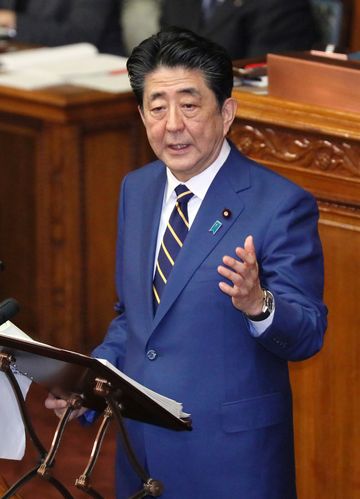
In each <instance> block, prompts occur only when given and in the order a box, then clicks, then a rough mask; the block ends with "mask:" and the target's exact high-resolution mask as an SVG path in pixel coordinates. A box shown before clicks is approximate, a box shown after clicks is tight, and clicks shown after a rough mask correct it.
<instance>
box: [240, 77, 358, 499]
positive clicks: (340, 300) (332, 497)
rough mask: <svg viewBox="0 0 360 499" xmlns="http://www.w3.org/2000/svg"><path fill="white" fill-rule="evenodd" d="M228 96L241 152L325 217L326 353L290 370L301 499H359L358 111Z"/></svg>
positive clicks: (322, 225) (323, 234) (321, 217)
mask: <svg viewBox="0 0 360 499" xmlns="http://www.w3.org/2000/svg"><path fill="white" fill-rule="evenodd" d="M304 87H306V83H305V82H304ZM304 91H306V88H304ZM234 95H235V97H236V98H237V100H238V103H239V109H238V113H237V120H236V122H235V124H234V126H233V128H232V132H231V138H232V140H233V141H234V142H235V144H236V145H237V146H238V147H239V149H241V150H242V151H243V152H244V153H245V154H246V155H248V156H250V157H251V158H253V159H255V160H257V161H259V162H261V163H264V164H266V165H267V166H269V167H270V168H271V169H273V170H276V171H278V172H279V173H281V174H283V175H285V176H286V177H289V178H291V179H292V180H294V181H295V182H297V183H298V184H300V185H302V186H303V187H305V188H306V189H307V190H309V191H311V192H313V193H314V194H315V196H316V197H317V199H318V203H319V208H320V214H321V216H320V234H321V239H322V243H323V247H324V256H325V302H326V304H327V305H328V308H329V327H328V331H327V334H326V340H325V347H324V349H323V350H322V352H321V353H320V354H318V355H317V356H315V357H314V358H312V359H309V360H307V361H305V362H302V363H298V364H295V363H294V364H292V365H291V378H292V384H293V391H294V414H295V432H296V435H295V442H296V455H297V456H296V457H297V475H298V490H299V499H325V498H326V499H355V497H360V402H359V400H360V399H359V391H360V336H359V331H360V329H359V303H360V292H359V289H360V279H359V276H360V114H353V115H351V114H349V113H341V112H338V111H332V110H330V109H322V108H315V107H313V106H312V107H311V106H305V105H298V104H295V103H290V102H284V101H282V100H281V99H274V98H270V97H268V96H266V97H265V96H256V95H250V94H246V93H243V92H241V91H237V92H235V94H234ZM304 237H306V234H304Z"/></svg>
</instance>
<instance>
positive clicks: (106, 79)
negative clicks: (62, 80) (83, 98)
mask: <svg viewBox="0 0 360 499" xmlns="http://www.w3.org/2000/svg"><path fill="white" fill-rule="evenodd" d="M70 81H71V83H72V84H73V85H79V86H81V87H87V88H92V89H94V90H100V91H102V92H113V93H117V92H130V90H131V86H130V82H129V77H128V75H127V73H123V74H104V75H86V76H77V77H73V78H71V80H70Z"/></svg>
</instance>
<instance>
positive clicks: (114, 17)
mask: <svg viewBox="0 0 360 499" xmlns="http://www.w3.org/2000/svg"><path fill="white" fill-rule="evenodd" d="M120 7H121V0H0V26H1V27H7V28H9V29H10V33H11V32H12V33H13V35H14V40H15V41H17V42H20V43H26V44H36V45H44V46H48V47H54V46H57V45H67V44H70V43H79V42H88V43H92V44H93V45H96V47H97V48H98V49H99V51H100V52H105V53H109V54H116V55H124V54H125V50H124V47H123V42H122V34H121V28H120Z"/></svg>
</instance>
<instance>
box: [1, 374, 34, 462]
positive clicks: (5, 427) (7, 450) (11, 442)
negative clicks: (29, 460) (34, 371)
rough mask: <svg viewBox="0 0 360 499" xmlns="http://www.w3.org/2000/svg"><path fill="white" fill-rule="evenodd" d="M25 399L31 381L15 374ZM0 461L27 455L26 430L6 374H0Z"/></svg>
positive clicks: (18, 458) (17, 458)
mask: <svg viewBox="0 0 360 499" xmlns="http://www.w3.org/2000/svg"><path fill="white" fill-rule="evenodd" d="M15 377H16V379H17V382H18V383H19V387H20V389H21V392H22V394H23V397H24V399H25V397H26V395H27V392H28V390H29V387H30V385H31V380H30V379H29V378H27V377H26V376H23V375H22V374H17V373H16V374H15ZM0 401H1V405H0V459H16V460H20V459H22V458H23V456H24V453H25V443H26V438H25V428H24V424H23V422H22V419H21V415H20V411H19V407H18V404H17V401H16V398H15V395H14V392H13V389H12V387H11V385H10V383H9V380H8V379H7V377H6V375H5V373H3V372H0Z"/></svg>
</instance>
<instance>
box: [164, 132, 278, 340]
mask: <svg viewBox="0 0 360 499" xmlns="http://www.w3.org/2000/svg"><path fill="white" fill-rule="evenodd" d="M229 153H230V145H229V143H228V141H227V140H224V142H223V145H222V147H221V150H220V153H219V155H218V157H217V158H216V160H215V161H214V162H213V163H212V164H211V165H210V166H208V168H206V169H205V170H204V171H202V172H201V173H199V174H198V175H195V176H194V177H191V178H190V179H189V180H187V181H186V182H185V185H186V187H187V188H188V189H189V190H190V191H191V192H192V193H193V194H194V195H193V197H192V198H191V199H190V200H189V202H188V217H189V226H190V228H191V225H192V223H193V221H194V219H195V217H196V214H197V212H198V211H199V209H200V206H201V203H202V202H203V200H204V198H205V195H206V193H207V190H208V189H209V187H210V185H211V182H212V181H213V180H214V178H215V176H216V174H217V173H218V171H219V170H220V168H221V167H222V165H223V164H224V163H225V161H226V159H227V157H228V155H229ZM166 175H167V184H166V187H165V191H164V199H163V205H162V211H161V217H160V224H159V230H158V236H157V244H156V252H155V261H154V273H155V267H156V261H157V257H158V253H159V250H160V245H161V241H162V238H163V236H164V232H165V229H166V226H167V223H168V221H169V218H170V215H171V212H172V210H173V209H174V206H175V203H176V193H175V190H174V189H175V187H177V186H178V185H179V184H180V183H182V182H179V180H178V179H177V178H176V177H175V176H174V175H173V174H172V173H171V171H170V170H169V168H166ZM190 228H189V230H190ZM239 244H240V241H239ZM221 263H222V262H219V265H220V264H221ZM220 279H221V278H220V275H219V281H220ZM229 299H230V298H229ZM273 317H274V311H273V312H272V313H271V315H270V316H269V317H268V318H267V319H265V320H263V321H251V320H249V324H250V330H251V334H252V335H253V336H255V337H256V336H260V334H261V333H263V332H264V331H265V329H267V328H268V327H269V326H270V324H271V323H272V321H273Z"/></svg>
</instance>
